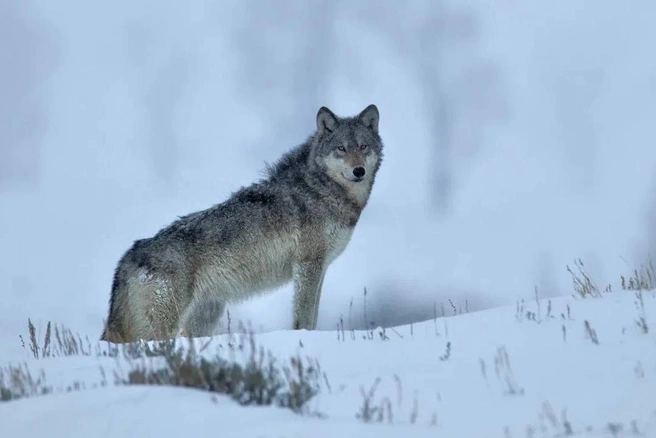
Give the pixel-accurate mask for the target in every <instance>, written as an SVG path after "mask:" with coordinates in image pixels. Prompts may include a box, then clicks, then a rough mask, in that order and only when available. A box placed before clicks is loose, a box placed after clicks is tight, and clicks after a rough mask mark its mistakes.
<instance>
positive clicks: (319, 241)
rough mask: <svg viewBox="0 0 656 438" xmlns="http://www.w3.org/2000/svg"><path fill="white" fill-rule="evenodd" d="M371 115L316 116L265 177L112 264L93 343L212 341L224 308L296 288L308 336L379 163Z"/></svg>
mask: <svg viewBox="0 0 656 438" xmlns="http://www.w3.org/2000/svg"><path fill="white" fill-rule="evenodd" d="M378 122H379V113H378V108H377V107H376V106H375V105H369V106H368V107H367V108H365V109H364V110H363V111H362V112H361V113H360V114H358V115H357V116H352V117H338V116H336V115H335V114H334V113H333V112H332V111H330V110H329V109H328V108H326V107H322V108H320V109H319V111H318V113H317V117H316V123H317V127H316V131H315V132H314V133H313V134H312V135H311V136H310V137H309V138H308V139H307V140H306V141H305V142H304V143H302V144H300V145H299V146H297V147H295V148H293V149H291V150H290V151H288V152H287V153H286V154H284V155H283V156H282V158H281V159H280V160H279V161H278V162H277V163H275V164H274V165H267V172H266V174H267V175H266V176H265V177H264V178H263V179H262V180H260V181H259V182H256V183H254V184H252V185H250V186H248V187H242V188H241V189H240V190H238V191H237V192H234V193H233V194H232V195H231V197H230V198H229V199H228V200H227V201H225V202H223V203H221V204H217V205H214V206H213V207H211V208H209V209H207V210H204V211H200V212H196V213H192V214H189V215H187V216H182V217H180V218H179V219H178V220H176V221H175V222H173V223H172V224H171V225H169V226H167V227H165V228H163V229H162V230H160V231H159V232H158V233H157V234H156V235H155V236H154V237H152V238H147V239H142V240H137V241H135V242H134V244H133V245H132V247H131V248H130V249H129V250H128V251H127V252H126V253H125V254H124V255H123V257H122V258H121V259H120V261H119V263H118V265H117V267H116V270H115V273H114V281H113V285H112V291H111V298H110V301H109V317H108V319H107V322H106V326H105V330H104V333H103V334H102V336H101V340H105V341H110V342H131V341H134V340H138V339H144V340H154V339H166V338H171V337H175V336H177V335H185V336H210V335H212V334H214V331H215V329H216V326H217V323H218V321H219V318H220V317H221V315H222V313H223V310H224V308H225V305H226V304H227V303H233V302H240V301H242V300H245V299H247V298H250V297H253V296H256V295H257V294H258V293H262V292H265V291H268V290H272V289H274V288H277V287H280V286H282V285H284V284H286V283H288V282H289V281H291V280H293V283H294V309H293V328H294V329H307V330H314V329H315V328H316V324H317V315H318V311H319V300H320V298H321V288H322V283H323V279H324V276H325V275H326V270H327V268H328V266H329V265H330V263H331V262H332V261H333V260H335V258H336V257H337V256H339V255H340V254H341V253H342V251H344V249H345V247H346V245H347V244H348V242H349V240H350V238H351V234H352V233H353V229H354V227H355V225H356V224H357V222H358V219H359V218H360V214H361V213H362V210H363V209H364V207H365V206H366V205H367V201H368V199H369V194H370V193H371V189H372V186H373V184H374V180H375V178H376V173H377V172H378V169H379V167H380V165H381V162H382V158H383V143H382V141H381V138H380V135H379V133H378Z"/></svg>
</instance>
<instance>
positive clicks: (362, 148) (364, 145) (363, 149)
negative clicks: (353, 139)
mask: <svg viewBox="0 0 656 438" xmlns="http://www.w3.org/2000/svg"><path fill="white" fill-rule="evenodd" d="M368 147H369V146H368V145H366V144H361V145H360V150H361V151H366V150H367V148H368Z"/></svg>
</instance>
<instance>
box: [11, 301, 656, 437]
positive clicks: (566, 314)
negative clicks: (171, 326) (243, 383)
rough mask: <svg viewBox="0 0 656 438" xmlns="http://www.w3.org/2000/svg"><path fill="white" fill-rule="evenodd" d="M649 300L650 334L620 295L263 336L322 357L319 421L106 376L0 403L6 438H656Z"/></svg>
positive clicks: (67, 363)
mask: <svg viewBox="0 0 656 438" xmlns="http://www.w3.org/2000/svg"><path fill="white" fill-rule="evenodd" d="M642 296H643V302H644V309H645V312H644V315H646V316H647V318H646V324H647V327H648V328H650V329H651V330H650V331H649V332H648V333H644V331H643V330H642V329H641V328H640V327H639V325H638V324H637V321H639V320H640V317H641V316H643V313H642V312H641V310H640V307H639V306H638V299H637V297H636V295H635V294H634V293H633V292H630V291H616V292H611V293H607V294H604V296H603V297H602V298H596V299H595V298H587V299H581V298H575V297H574V296H571V297H563V298H557V299H553V300H551V302H550V303H549V300H547V299H543V300H540V301H539V305H538V301H532V302H524V303H518V304H517V305H516V306H508V307H500V308H495V309H490V310H484V311H479V312H473V313H468V314H459V315H455V316H447V317H444V318H439V317H438V318H437V319H436V320H429V321H425V322H422V323H417V324H414V325H413V326H409V325H408V326H401V327H396V328H394V329H387V330H385V331H384V333H383V332H382V330H381V329H375V330H374V331H373V336H372V333H367V332H351V331H349V330H348V327H345V330H344V332H343V333H342V332H341V331H334V332H306V331H278V332H271V333H266V334H256V335H255V340H256V343H257V344H258V345H261V346H263V347H265V348H266V349H268V350H270V351H271V352H272V353H273V354H274V355H275V356H276V357H277V358H278V359H281V360H284V359H286V358H288V357H290V356H292V355H296V354H298V353H300V354H301V355H302V356H305V355H307V356H309V357H311V358H315V359H317V360H318V362H319V364H320V365H321V368H322V370H323V372H325V373H326V376H327V378H328V382H329V387H328V385H325V384H324V385H323V386H322V390H321V392H320V393H319V395H317V396H316V397H315V398H313V399H312V400H311V401H310V402H309V404H308V408H309V410H310V411H311V412H315V413H316V412H319V413H321V414H323V415H322V416H321V417H317V416H301V415H296V414H294V413H292V412H291V411H289V410H285V409H282V408H277V407H241V406H239V405H238V404H237V403H236V402H234V401H232V400H231V399H229V398H228V397H226V396H222V395H219V396H214V395H213V394H210V393H207V392H203V391H200V390H191V389H181V388H171V387H153V386H128V387H126V386H113V384H112V382H111V378H109V380H110V384H109V385H108V386H107V387H103V388H98V389H85V390H80V391H74V392H71V393H55V394H51V395H46V396H38V397H34V398H28V399H23V400H18V401H12V402H8V403H2V404H0V436H7V437H9V436H11V437H14V436H17V437H18V436H21V437H27V436H50V437H58V436H62V437H63V436H66V437H85V438H86V437H89V436H94V437H113V436H121V437H142V436H159V437H168V436H181V435H182V434H191V435H194V436H210V435H211V434H216V435H217V436H239V437H306V436H307V437H310V436H311V437H334V436H340V435H341V436H363V437H367V436H372V437H373V436H376V437H387V436H390V437H392V436H394V437H397V436H398V437H408V436H418V437H421V436H426V437H428V436H430V437H435V436H449V437H508V436H511V437H526V436H529V437H530V436H548V437H555V436H563V435H567V434H568V433H571V434H573V435H574V436H586V437H587V436H590V437H596V436H599V437H609V436H614V435H613V433H617V431H618V430H620V429H621V432H619V436H656V342H655V341H656V338H655V337H654V334H653V333H654V330H656V297H655V295H654V293H653V292H643V293H642ZM586 325H587V326H589V327H590V330H588V329H586ZM591 332H594V333H593V334H592V335H591ZM233 340H234V338H233ZM595 340H596V342H595ZM228 341H229V339H228V335H221V336H217V337H215V338H214V339H213V340H212V343H211V344H210V346H209V347H207V348H206V349H205V350H204V353H203V354H206V353H214V352H215V351H216V350H217V349H223V350H224V351H225V349H226V348H227V347H226V346H227V344H228ZM17 342H18V340H17ZM206 342H207V340H205V339H200V340H198V342H197V345H201V344H206ZM447 343H450V348H447ZM20 356H21V357H12V358H11V359H12V360H14V361H16V360H26V361H27V364H28V367H29V368H30V370H32V371H33V372H34V374H38V371H39V370H40V369H43V370H44V372H45V375H46V380H47V383H48V384H52V385H53V386H55V387H59V388H65V387H66V386H69V385H72V384H73V383H74V382H75V381H78V382H84V383H85V384H86V386H87V388H91V387H93V386H94V384H99V383H100V382H101V380H102V376H101V373H100V368H101V367H102V368H104V369H105V373H106V375H108V376H111V375H113V370H114V369H115V368H116V367H117V365H118V362H116V361H115V359H109V358H98V357H93V356H92V357H63V358H55V359H41V360H36V359H29V357H30V356H31V353H29V352H28V351H24V353H23V354H21V355H20ZM3 359H4V361H5V362H6V360H7V359H8V358H3ZM4 365H6V363H5V364H4ZM123 371H124V370H123ZM376 378H380V379H381V381H380V384H379V385H378V387H377V388H376V390H375V392H374V393H373V396H372V401H373V403H374V406H381V405H383V406H385V413H384V416H383V417H384V418H383V422H382V423H378V422H374V424H365V423H363V422H362V421H361V420H359V419H358V418H356V414H357V413H358V412H359V411H360V409H361V407H362V404H363V396H362V392H361V389H364V390H365V392H367V391H368V390H369V389H370V388H371V387H372V385H373V384H374V381H375V379H376ZM386 400H388V401H389V403H388V402H387V401H386ZM388 405H389V406H388ZM390 413H391V415H390ZM413 417H414V420H413ZM613 430H615V432H613Z"/></svg>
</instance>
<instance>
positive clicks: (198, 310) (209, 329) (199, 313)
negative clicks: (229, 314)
mask: <svg viewBox="0 0 656 438" xmlns="http://www.w3.org/2000/svg"><path fill="white" fill-rule="evenodd" d="M224 308H225V303H224V302H223V301H222V300H219V299H218V298H214V297H204V298H203V299H196V300H193V301H192V302H191V303H190V304H189V307H188V308H187V310H186V311H185V314H184V316H183V318H181V319H180V329H181V330H182V333H183V334H184V335H185V336H192V337H198V336H212V335H214V333H215V330H216V327H217V324H218V322H219V318H220V317H221V315H223V310H224Z"/></svg>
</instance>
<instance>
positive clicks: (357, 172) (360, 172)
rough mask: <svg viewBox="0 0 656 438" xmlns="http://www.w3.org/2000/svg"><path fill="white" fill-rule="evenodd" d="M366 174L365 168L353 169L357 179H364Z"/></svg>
mask: <svg viewBox="0 0 656 438" xmlns="http://www.w3.org/2000/svg"><path fill="white" fill-rule="evenodd" d="M364 174H365V170H364V167H356V168H355V169H353V175H355V177H356V178H362V177H363V176H364Z"/></svg>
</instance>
